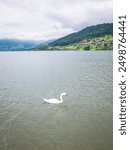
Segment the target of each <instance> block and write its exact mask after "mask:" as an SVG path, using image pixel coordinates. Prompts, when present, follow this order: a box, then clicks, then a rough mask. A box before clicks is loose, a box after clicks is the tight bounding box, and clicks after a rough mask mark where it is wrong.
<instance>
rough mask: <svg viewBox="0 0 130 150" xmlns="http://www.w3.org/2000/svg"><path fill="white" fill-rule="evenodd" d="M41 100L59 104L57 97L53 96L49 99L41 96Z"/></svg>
mask: <svg viewBox="0 0 130 150" xmlns="http://www.w3.org/2000/svg"><path fill="white" fill-rule="evenodd" d="M43 100H44V101H45V102H47V103H51V104H59V103H60V101H59V100H58V99H55V98H51V99H46V98H43Z"/></svg>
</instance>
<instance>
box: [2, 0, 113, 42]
mask: <svg viewBox="0 0 130 150" xmlns="http://www.w3.org/2000/svg"><path fill="white" fill-rule="evenodd" d="M112 11H113V5H112V0H0V38H15V39H30V40H48V39H53V38H59V37H62V36H64V35H67V34H70V33H72V32H75V31H79V30H81V29H82V28H84V27H86V26H89V25H95V24H99V23H107V22H112V20H113V18H112V17H113V12H112Z"/></svg>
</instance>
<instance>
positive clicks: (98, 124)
mask: <svg viewBox="0 0 130 150" xmlns="http://www.w3.org/2000/svg"><path fill="white" fill-rule="evenodd" d="M62 92H67V94H68V96H67V97H64V102H63V103H62V104H60V105H53V104H46V103H43V100H42V97H45V98H51V97H55V98H59V95H60V94H61V93H62ZM112 141H113V139H112V52H111V51H99V52H0V150H112V145H113V144H112Z"/></svg>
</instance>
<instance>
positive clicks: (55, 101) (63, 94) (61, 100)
mask: <svg viewBox="0 0 130 150" xmlns="http://www.w3.org/2000/svg"><path fill="white" fill-rule="evenodd" d="M63 96H67V94H66V93H61V95H60V100H58V99H56V98H50V99H46V98H43V100H44V101H45V102H46V103H50V104H60V103H62V102H63V98H62V97H63Z"/></svg>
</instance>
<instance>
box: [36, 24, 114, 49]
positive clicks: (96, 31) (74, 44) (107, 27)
mask: <svg viewBox="0 0 130 150" xmlns="http://www.w3.org/2000/svg"><path fill="white" fill-rule="evenodd" d="M112 45H113V23H104V24H98V25H95V26H89V27H86V28H84V29H83V30H81V31H79V32H75V33H72V34H69V35H67V36H65V37H62V38H60V39H58V40H55V41H53V42H51V43H49V44H48V45H47V46H43V47H39V48H38V49H40V50H105V49H106V50H111V49H112V47H113V46H112Z"/></svg>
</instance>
